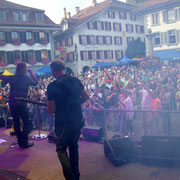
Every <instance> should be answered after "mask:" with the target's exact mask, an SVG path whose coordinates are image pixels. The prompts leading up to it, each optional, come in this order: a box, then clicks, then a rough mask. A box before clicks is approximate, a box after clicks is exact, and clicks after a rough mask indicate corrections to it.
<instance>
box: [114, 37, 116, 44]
mask: <svg viewBox="0 0 180 180" xmlns="http://www.w3.org/2000/svg"><path fill="white" fill-rule="evenodd" d="M114 44H115V45H116V36H114Z"/></svg>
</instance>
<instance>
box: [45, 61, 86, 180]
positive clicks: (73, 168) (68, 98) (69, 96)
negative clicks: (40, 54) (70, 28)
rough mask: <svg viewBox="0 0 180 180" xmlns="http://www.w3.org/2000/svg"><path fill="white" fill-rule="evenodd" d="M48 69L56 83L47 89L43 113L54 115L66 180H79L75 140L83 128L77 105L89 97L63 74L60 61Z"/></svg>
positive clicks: (58, 150) (73, 78)
mask: <svg viewBox="0 0 180 180" xmlns="http://www.w3.org/2000/svg"><path fill="white" fill-rule="evenodd" d="M50 66H51V71H52V74H53V76H54V77H55V78H56V80H55V81H54V82H51V83H50V84H49V85H48V88H47V95H48V102H47V111H48V113H49V114H54V113H55V135H56V138H57V139H56V151H57V155H58V158H59V160H60V162H61V165H62V168H63V174H64V176H65V178H66V180H79V176H80V173H79V167H78V161H79V160H78V139H79V136H80V132H81V128H82V127H83V124H84V122H83V117H82V110H81V104H83V103H84V102H85V101H86V100H88V99H89V95H88V94H87V92H86V91H85V89H84V87H83V85H82V83H81V81H80V80H79V79H78V78H75V77H72V76H70V75H68V74H65V64H64V62H63V61H61V60H57V61H53V62H52V63H51V65H50ZM67 148H69V156H68V154H67V151H66V150H67Z"/></svg>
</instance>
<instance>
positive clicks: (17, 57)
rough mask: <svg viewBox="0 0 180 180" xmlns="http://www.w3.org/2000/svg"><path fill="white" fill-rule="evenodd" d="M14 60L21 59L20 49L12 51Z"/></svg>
mask: <svg viewBox="0 0 180 180" xmlns="http://www.w3.org/2000/svg"><path fill="white" fill-rule="evenodd" d="M14 60H21V51H14Z"/></svg>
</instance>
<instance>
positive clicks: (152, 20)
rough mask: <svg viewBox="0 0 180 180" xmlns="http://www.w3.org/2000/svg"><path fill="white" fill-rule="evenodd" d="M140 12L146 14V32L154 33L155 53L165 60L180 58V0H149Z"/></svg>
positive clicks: (148, 49) (148, 47)
mask: <svg viewBox="0 0 180 180" xmlns="http://www.w3.org/2000/svg"><path fill="white" fill-rule="evenodd" d="M140 12H141V13H142V14H143V15H144V28H145V34H148V32H149V33H150V32H151V35H152V45H153V53H154V55H158V56H159V57H160V58H161V59H163V60H176V59H180V1H179V0H149V1H147V2H145V3H144V5H143V7H141V8H140ZM146 40H147V38H146ZM146 44H147V47H146V48H147V51H150V49H151V47H150V46H148V45H149V43H148V42H147V43H146Z"/></svg>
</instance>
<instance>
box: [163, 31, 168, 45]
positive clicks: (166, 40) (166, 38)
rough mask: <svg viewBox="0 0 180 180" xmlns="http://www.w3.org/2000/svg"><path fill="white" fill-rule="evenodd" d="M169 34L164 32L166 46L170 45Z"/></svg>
mask: <svg viewBox="0 0 180 180" xmlns="http://www.w3.org/2000/svg"><path fill="white" fill-rule="evenodd" d="M168 42H169V41H168V33H167V32H164V44H168Z"/></svg>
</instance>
